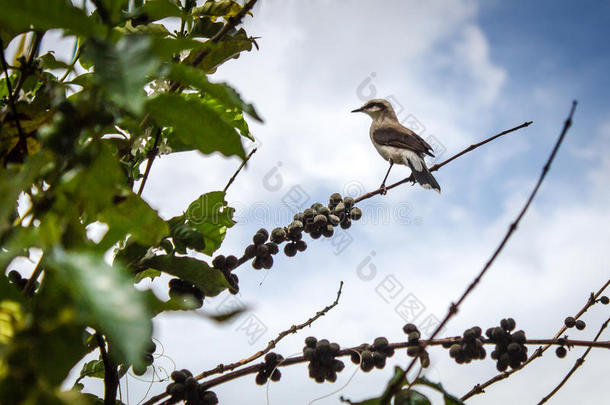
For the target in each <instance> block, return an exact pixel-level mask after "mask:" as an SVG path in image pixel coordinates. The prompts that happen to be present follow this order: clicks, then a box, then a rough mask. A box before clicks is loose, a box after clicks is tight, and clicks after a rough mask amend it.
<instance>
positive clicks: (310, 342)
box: [305, 336, 318, 348]
mask: <svg viewBox="0 0 610 405" xmlns="http://www.w3.org/2000/svg"><path fill="white" fill-rule="evenodd" d="M317 343H318V339H316V338H315V337H314V336H309V337H308V338H306V339H305V346H307V347H311V348H314V347H316V344H317Z"/></svg>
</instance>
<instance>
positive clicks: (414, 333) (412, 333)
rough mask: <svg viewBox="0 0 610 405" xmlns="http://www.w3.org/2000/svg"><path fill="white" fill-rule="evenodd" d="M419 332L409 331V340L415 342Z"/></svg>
mask: <svg viewBox="0 0 610 405" xmlns="http://www.w3.org/2000/svg"><path fill="white" fill-rule="evenodd" d="M420 336H421V335H420V334H419V332H418V331H413V332H411V333H409V342H417V341H418V340H419V338H420Z"/></svg>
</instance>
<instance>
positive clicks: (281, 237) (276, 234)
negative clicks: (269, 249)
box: [271, 228, 286, 243]
mask: <svg viewBox="0 0 610 405" xmlns="http://www.w3.org/2000/svg"><path fill="white" fill-rule="evenodd" d="M285 240H286V231H285V230H284V228H275V229H274V230H273V231H271V241H272V242H274V243H282V242H284V241H285Z"/></svg>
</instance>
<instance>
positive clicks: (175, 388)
mask: <svg viewBox="0 0 610 405" xmlns="http://www.w3.org/2000/svg"><path fill="white" fill-rule="evenodd" d="M170 386H171V388H170ZM167 388H168V391H169V392H168V394H169V395H171V396H172V397H180V396H182V395H183V394H184V389H185V387H184V384H183V383H178V382H177V383H173V384H170V385H168V386H167Z"/></svg>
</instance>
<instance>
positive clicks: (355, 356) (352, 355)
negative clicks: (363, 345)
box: [349, 352, 360, 364]
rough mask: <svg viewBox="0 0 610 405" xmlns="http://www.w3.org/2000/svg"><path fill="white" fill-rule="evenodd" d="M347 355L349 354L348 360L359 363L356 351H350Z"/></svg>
mask: <svg viewBox="0 0 610 405" xmlns="http://www.w3.org/2000/svg"><path fill="white" fill-rule="evenodd" d="M349 356H350V360H351V361H352V363H354V364H360V356H359V355H358V353H356V352H351V354H350V355H349Z"/></svg>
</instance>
